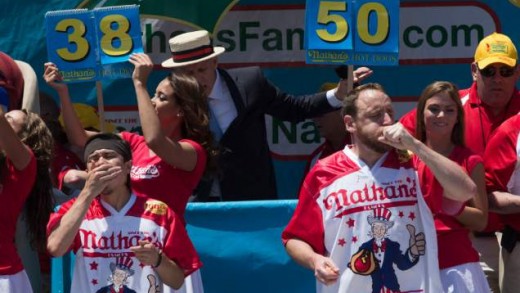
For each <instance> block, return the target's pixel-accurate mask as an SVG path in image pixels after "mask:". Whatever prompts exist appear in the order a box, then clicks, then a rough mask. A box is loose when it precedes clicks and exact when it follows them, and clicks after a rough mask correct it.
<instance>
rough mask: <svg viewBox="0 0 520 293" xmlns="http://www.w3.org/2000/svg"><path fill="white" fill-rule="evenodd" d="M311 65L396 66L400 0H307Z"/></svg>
mask: <svg viewBox="0 0 520 293" xmlns="http://www.w3.org/2000/svg"><path fill="white" fill-rule="evenodd" d="M305 28H306V31H305V33H306V49H307V62H308V63H321V64H364V65H397V62H398V51H399V49H398V48H399V46H398V45H399V40H398V37H399V36H398V34H399V1H398V0H385V1H381V0H379V1H378V0H356V1H353V0H342V1H334V0H328V1H318V0H308V1H307V6H306V18H305Z"/></svg>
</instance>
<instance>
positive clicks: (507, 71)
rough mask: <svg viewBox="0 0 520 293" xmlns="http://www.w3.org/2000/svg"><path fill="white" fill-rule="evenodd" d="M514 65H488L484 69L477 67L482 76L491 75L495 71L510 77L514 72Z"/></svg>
mask: <svg viewBox="0 0 520 293" xmlns="http://www.w3.org/2000/svg"><path fill="white" fill-rule="evenodd" d="M515 70H516V67H509V66H500V68H497V67H493V66H488V67H486V68H484V69H479V71H480V75H482V76H483V77H493V76H495V74H496V73H497V71H498V72H499V73H500V75H501V76H502V77H511V76H513V74H515Z"/></svg>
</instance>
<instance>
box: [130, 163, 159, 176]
mask: <svg viewBox="0 0 520 293" xmlns="http://www.w3.org/2000/svg"><path fill="white" fill-rule="evenodd" d="M130 177H131V178H132V179H152V178H155V177H159V169H158V168H157V166H155V165H148V166H146V167H139V166H132V170H131V171H130Z"/></svg>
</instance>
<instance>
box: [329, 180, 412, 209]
mask: <svg viewBox="0 0 520 293" xmlns="http://www.w3.org/2000/svg"><path fill="white" fill-rule="evenodd" d="M383 185H384V186H380V185H376V183H372V184H370V185H369V184H365V186H364V187H363V188H361V189H353V190H347V189H340V190H338V191H334V192H331V193H329V194H327V196H326V197H325V198H324V199H323V205H324V207H325V209H327V210H331V209H333V208H334V207H335V208H336V211H340V210H342V209H345V208H348V207H349V206H351V205H354V204H370V203H376V202H381V201H385V200H388V199H396V198H409V197H412V198H416V197H417V184H416V180H415V179H412V178H410V177H408V178H406V180H405V181H404V182H403V181H400V182H396V183H389V184H386V185H385V184H383Z"/></svg>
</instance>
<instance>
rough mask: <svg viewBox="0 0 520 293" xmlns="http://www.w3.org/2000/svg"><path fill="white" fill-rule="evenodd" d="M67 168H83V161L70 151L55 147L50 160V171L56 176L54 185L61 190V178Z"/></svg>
mask: <svg viewBox="0 0 520 293" xmlns="http://www.w3.org/2000/svg"><path fill="white" fill-rule="evenodd" d="M69 170H85V166H84V164H83V162H82V161H81V160H80V159H79V158H78V156H76V154H74V153H73V152H71V151H68V150H64V149H62V150H60V149H58V148H56V155H55V156H54V159H53V161H52V172H53V173H54V174H55V176H56V181H57V182H56V187H57V188H58V189H59V190H63V179H64V178H65V175H66V174H67V172H68V171H69Z"/></svg>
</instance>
